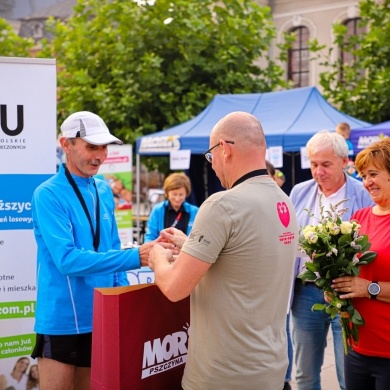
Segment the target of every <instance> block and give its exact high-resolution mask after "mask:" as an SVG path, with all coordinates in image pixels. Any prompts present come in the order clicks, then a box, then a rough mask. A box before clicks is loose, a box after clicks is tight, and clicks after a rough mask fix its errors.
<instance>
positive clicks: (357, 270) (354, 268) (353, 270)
mask: <svg viewBox="0 0 390 390" xmlns="http://www.w3.org/2000/svg"><path fill="white" fill-rule="evenodd" d="M352 273H353V275H354V276H359V268H357V267H353V268H352Z"/></svg>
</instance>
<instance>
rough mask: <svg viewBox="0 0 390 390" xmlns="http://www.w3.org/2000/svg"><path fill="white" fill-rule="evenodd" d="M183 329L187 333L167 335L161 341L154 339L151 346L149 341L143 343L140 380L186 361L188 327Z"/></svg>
mask: <svg viewBox="0 0 390 390" xmlns="http://www.w3.org/2000/svg"><path fill="white" fill-rule="evenodd" d="M185 329H186V330H187V332H183V331H180V332H175V333H173V334H171V335H170V334H168V335H166V336H165V337H164V339H163V340H162V341H161V339H154V340H153V345H152V342H151V341H147V342H145V343H144V356H143V361H142V375H141V378H142V379H144V378H147V377H149V376H151V375H155V374H158V373H160V372H164V371H167V370H170V369H172V368H174V367H176V366H179V365H181V364H184V363H185V362H186V361H187V340H188V332H189V327H188V328H185ZM156 363H157V364H156Z"/></svg>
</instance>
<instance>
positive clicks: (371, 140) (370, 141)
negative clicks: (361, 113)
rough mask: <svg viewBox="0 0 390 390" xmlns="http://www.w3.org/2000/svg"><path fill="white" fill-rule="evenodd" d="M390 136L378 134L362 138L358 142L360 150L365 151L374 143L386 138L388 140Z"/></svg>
mask: <svg viewBox="0 0 390 390" xmlns="http://www.w3.org/2000/svg"><path fill="white" fill-rule="evenodd" d="M387 137H388V136H387V135H386V134H383V133H381V134H378V135H367V136H360V137H359V140H358V146H357V148H358V149H365V148H366V147H367V146H370V145H371V144H373V143H374V142H377V141H381V140H382V139H384V138H387Z"/></svg>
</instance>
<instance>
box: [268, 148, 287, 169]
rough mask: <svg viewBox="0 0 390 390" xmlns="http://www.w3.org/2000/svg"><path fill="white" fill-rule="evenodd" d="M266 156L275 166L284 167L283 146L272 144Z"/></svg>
mask: <svg viewBox="0 0 390 390" xmlns="http://www.w3.org/2000/svg"><path fill="white" fill-rule="evenodd" d="M265 158H266V159H267V160H268V161H269V162H270V163H271V164H272V165H273V166H274V167H275V168H283V147H282V146H271V147H269V148H268V149H267V151H266V156H265Z"/></svg>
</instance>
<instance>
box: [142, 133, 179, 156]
mask: <svg viewBox="0 0 390 390" xmlns="http://www.w3.org/2000/svg"><path fill="white" fill-rule="evenodd" d="M179 149H180V136H179V135H168V136H165V137H144V138H142V139H141V144H140V147H139V151H140V152H169V151H171V150H179Z"/></svg>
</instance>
